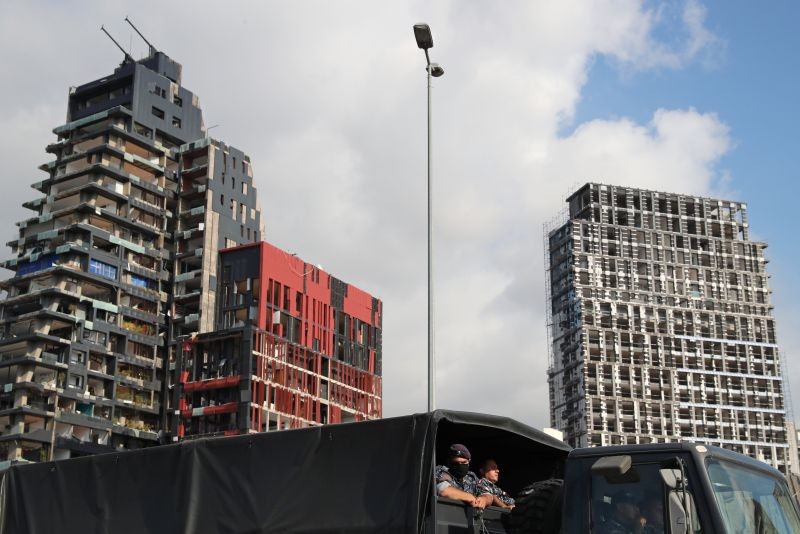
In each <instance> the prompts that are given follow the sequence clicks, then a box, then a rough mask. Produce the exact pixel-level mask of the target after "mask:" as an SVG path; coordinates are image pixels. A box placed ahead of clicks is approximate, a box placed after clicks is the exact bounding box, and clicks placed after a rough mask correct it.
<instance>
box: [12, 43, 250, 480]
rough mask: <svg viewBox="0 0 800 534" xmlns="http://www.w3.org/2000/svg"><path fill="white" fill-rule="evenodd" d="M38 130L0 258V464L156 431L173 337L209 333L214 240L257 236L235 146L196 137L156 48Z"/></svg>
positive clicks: (200, 132) (63, 454) (79, 92)
mask: <svg viewBox="0 0 800 534" xmlns="http://www.w3.org/2000/svg"><path fill="white" fill-rule="evenodd" d="M53 132H54V133H55V134H56V135H57V140H56V141H55V142H54V143H52V144H51V145H49V146H48V147H47V151H48V152H50V153H51V154H53V156H54V159H53V160H52V161H51V162H49V163H46V164H44V165H42V166H41V167H40V168H41V170H43V171H44V172H45V173H46V174H47V177H46V178H45V179H44V180H42V181H40V182H37V183H35V184H33V188H34V189H35V190H36V191H38V192H39V194H40V196H39V197H38V198H36V199H34V200H31V201H29V202H26V203H25V204H24V206H25V207H26V208H28V209H30V210H32V211H33V212H34V214H33V216H32V217H30V218H28V219H26V220H23V221H21V222H19V223H18V226H19V236H18V238H17V239H15V240H14V241H11V242H10V243H9V245H10V246H11V247H12V249H13V252H14V255H15V257H14V258H13V259H10V260H8V261H6V262H4V263H3V264H2V266H3V267H5V268H6V269H10V270H12V271H15V274H14V275H13V277H12V278H10V279H8V280H6V281H4V282H3V283H2V286H0V287H2V289H3V290H5V291H6V292H7V298H6V299H5V300H4V301H2V302H0V390H1V391H0V460H2V461H9V462H17V461H40V460H48V459H61V458H69V457H73V456H79V455H83V454H92V453H99V452H105V451H109V450H115V449H119V448H135V447H142V446H146V445H149V444H155V443H158V442H159V441H163V440H162V438H163V434H164V432H168V431H170V430H171V429H169V428H168V426H167V423H168V418H167V414H168V413H171V412H172V408H173V407H172V406H171V405H170V400H171V397H170V396H168V395H167V391H168V386H169V384H170V382H171V378H170V373H171V366H173V365H174V361H175V347H176V341H175V340H176V339H177V338H178V337H180V336H184V335H186V334H188V333H189V332H203V331H208V330H212V329H213V323H214V314H213V310H214V309H215V307H216V305H215V297H214V295H215V287H216V276H217V273H216V265H217V257H216V252H217V249H218V248H221V247H231V246H234V245H240V244H243V243H250V242H255V241H259V240H260V239H262V236H261V233H262V231H261V220H260V213H259V209H258V205H257V203H256V191H255V189H254V188H253V181H252V171H251V169H250V162H249V159H248V157H247V156H245V155H244V154H243V153H242V152H241V151H239V150H236V149H235V148H232V147H229V146H227V145H225V144H224V143H221V142H218V141H215V140H212V139H209V138H208V137H207V136H206V133H207V132H206V130H205V128H204V126H203V119H202V113H201V110H200V107H199V104H198V98H197V96H195V95H194V94H192V93H191V92H189V91H188V90H187V89H186V88H184V87H183V86H182V85H181V66H180V65H179V64H178V63H176V62H175V61H173V60H171V59H170V58H169V57H167V56H166V55H165V54H163V53H161V52H158V51H156V50H153V49H151V53H150V55H149V56H148V57H147V58H145V59H142V60H140V61H134V60H132V59H131V58H130V57H129V56H127V54H126V56H125V60H124V61H123V62H122V64H121V65H120V66H119V67H118V68H117V69H115V70H114V72H113V73H112V74H110V75H108V76H105V77H103V78H101V79H98V80H96V81H93V82H90V83H87V84H84V85H81V86H79V87H76V88H73V89H71V90H70V92H69V102H68V109H67V122H66V123H65V124H63V125H61V126H58V127H57V128H55V130H53ZM0 465H2V464H0Z"/></svg>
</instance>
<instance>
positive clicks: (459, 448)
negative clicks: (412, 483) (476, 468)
mask: <svg viewBox="0 0 800 534" xmlns="http://www.w3.org/2000/svg"><path fill="white" fill-rule="evenodd" d="M471 459H472V455H471V454H470V452H469V449H467V448H466V447H465V446H464V445H462V444H460V443H454V444H453V445H451V446H450V449H448V451H447V463H446V465H437V466H436V469H435V471H434V478H435V480H436V494H437V495H439V496H440V497H446V498H448V499H454V500H457V501H462V502H465V503H467V504H469V505H470V506H472V507H474V508H485V507H486V506H488V505H490V504H491V503H492V500H493V498H492V495H490V494H484V495H480V494H479V491H480V490H479V489H478V477H477V476H476V475H475V473H473V472H472V471H470V470H469V462H470V460H471Z"/></svg>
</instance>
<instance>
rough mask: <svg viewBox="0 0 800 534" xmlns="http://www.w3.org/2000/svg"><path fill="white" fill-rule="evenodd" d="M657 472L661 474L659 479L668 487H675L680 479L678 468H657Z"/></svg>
mask: <svg viewBox="0 0 800 534" xmlns="http://www.w3.org/2000/svg"><path fill="white" fill-rule="evenodd" d="M658 474H659V475H661V480H663V481H664V484H665V485H666V486H667V487H668V488H670V489H675V488H677V487H678V483H679V482H680V481H681V470H680V469H659V470H658Z"/></svg>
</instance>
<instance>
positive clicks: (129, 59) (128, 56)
mask: <svg viewBox="0 0 800 534" xmlns="http://www.w3.org/2000/svg"><path fill="white" fill-rule="evenodd" d="M100 29H101V30H102V31H103V33H105V34H106V35H108V38H109V39H111V41H112V42H113V43H114V44H115V45H117V48H119V49H120V50H122V53H123V54H125V59H124V60H122V62H123V63H127V62H129V61H130V62H131V63H135V61H134V60H133V58H132V57H131V55H130V54H129V53H128V52H126V51H125V49H124V48H122V47H121V46H120V45H119V43H118V42H117V41H116V39H114V38H113V37H111V34H110V33H108V31H107V30H106V29H105V28H104V27H103V26H102V25H101V26H100Z"/></svg>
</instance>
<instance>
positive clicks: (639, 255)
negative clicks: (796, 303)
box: [546, 183, 797, 472]
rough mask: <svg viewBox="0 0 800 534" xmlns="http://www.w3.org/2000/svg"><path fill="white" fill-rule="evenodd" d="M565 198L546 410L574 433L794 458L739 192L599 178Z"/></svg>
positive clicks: (583, 442)
mask: <svg viewBox="0 0 800 534" xmlns="http://www.w3.org/2000/svg"><path fill="white" fill-rule="evenodd" d="M567 202H568V209H569V212H568V217H567V219H568V220H567V221H566V223H563V224H560V225H558V226H556V227H555V228H553V229H552V230H549V231H548V232H547V234H546V239H547V258H546V267H547V275H548V277H547V278H548V281H547V293H548V294H547V309H548V335H549V337H550V364H549V371H548V380H549V384H550V415H551V424H552V425H553V426H554V427H556V428H558V429H559V430H561V431H563V432H564V435H565V440H566V441H567V442H569V443H570V444H572V445H573V446H579V447H584V446H601V445H617V444H633V443H654V442H666V441H693V442H698V443H706V444H713V445H719V446H723V447H726V448H729V449H733V450H736V451H739V452H742V453H745V454H748V455H751V456H753V457H755V458H758V459H760V460H763V461H765V462H767V463H770V464H772V465H773V466H775V467H778V468H779V469H781V470H783V471H784V472H789V471H790V470H793V469H796V467H797V451H796V448H795V447H790V443H791V442H793V440H791V439H789V438H790V437H789V436H788V435H787V409H786V406H785V404H784V399H785V396H784V392H785V387H786V384H785V383H784V378H783V376H782V368H781V356H780V353H779V350H778V344H777V340H776V335H775V330H776V327H775V319H774V317H773V314H772V306H771V304H770V291H769V288H768V274H767V272H766V264H767V261H768V260H767V259H766V258H765V257H764V249H765V248H766V246H767V245H766V244H764V243H760V242H756V241H751V240H750V231H749V225H748V221H747V209H746V206H745V205H744V204H742V203H740V202H731V201H726V200H717V199H711V198H701V197H696V196H691V195H679V194H670V193H663V192H657V191H647V190H641V189H634V188H629V187H615V186H611V185H602V184H598V183H590V184H586V185H585V186H583V187H582V188H580V189H579V190H578V191H576V192H575V193H574V194H572V195H571V196H570V197H569V198H568V199H567ZM562 221H563V219H562Z"/></svg>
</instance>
